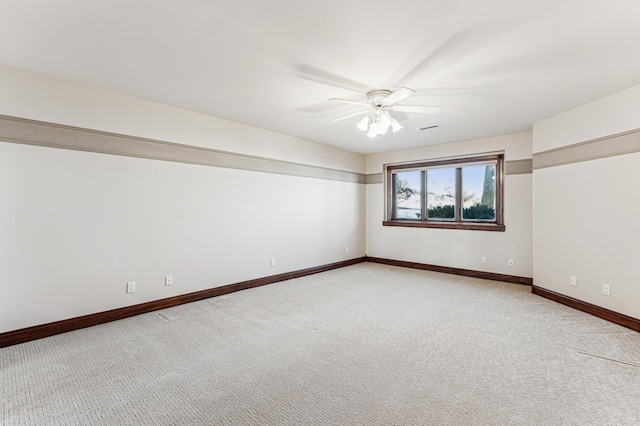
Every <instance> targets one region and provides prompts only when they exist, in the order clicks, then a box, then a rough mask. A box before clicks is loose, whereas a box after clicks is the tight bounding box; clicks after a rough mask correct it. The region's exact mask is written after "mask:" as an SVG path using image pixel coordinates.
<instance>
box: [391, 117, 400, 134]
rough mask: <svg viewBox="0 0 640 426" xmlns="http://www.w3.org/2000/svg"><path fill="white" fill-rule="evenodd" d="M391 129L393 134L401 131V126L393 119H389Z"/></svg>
mask: <svg viewBox="0 0 640 426" xmlns="http://www.w3.org/2000/svg"><path fill="white" fill-rule="evenodd" d="M391 128H392V129H393V133H395V132H397V131H398V130H400V129H402V126H401V125H400V123H398V120H396V119H395V118H392V119H391Z"/></svg>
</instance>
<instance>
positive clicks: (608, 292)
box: [602, 284, 611, 296]
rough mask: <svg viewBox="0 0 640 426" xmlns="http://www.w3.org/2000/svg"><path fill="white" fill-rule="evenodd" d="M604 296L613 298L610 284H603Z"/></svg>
mask: <svg viewBox="0 0 640 426" xmlns="http://www.w3.org/2000/svg"><path fill="white" fill-rule="evenodd" d="M602 294H604V295H605V296H611V286H610V285H609V284H602Z"/></svg>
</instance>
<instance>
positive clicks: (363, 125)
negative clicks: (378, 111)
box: [356, 115, 369, 132]
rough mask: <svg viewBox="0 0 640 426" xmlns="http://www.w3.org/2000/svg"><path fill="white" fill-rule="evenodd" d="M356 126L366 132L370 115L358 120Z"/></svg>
mask: <svg viewBox="0 0 640 426" xmlns="http://www.w3.org/2000/svg"><path fill="white" fill-rule="evenodd" d="M356 126H357V127H358V129H360V130H362V131H363V132H366V131H367V129H368V128H369V116H368V115H367V116H366V117H363V118H362V120H360V121H358V124H356Z"/></svg>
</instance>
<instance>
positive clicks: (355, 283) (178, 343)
mask: <svg viewBox="0 0 640 426" xmlns="http://www.w3.org/2000/svg"><path fill="white" fill-rule="evenodd" d="M0 364H1V369H0V384H1V390H0V392H1V397H2V401H1V403H2V407H1V408H0V424H2V425H216V424H242V425H253V424H254V425H296V424H318V425H375V424H379V425H411V424H415V425H418V424H427V425H429V424H433V425H607V424H610V425H638V424H640V334H638V333H636V332H633V331H630V330H628V329H625V328H623V327H619V326H617V325H614V324H611V323H608V322H606V321H603V320H600V319H598V318H595V317H592V316H590V315H587V314H584V313H581V312H578V311H575V310H573V309H570V308H568V307H565V306H562V305H559V304H556V303H554V302H551V301H549V300H546V299H543V298H540V297H538V296H535V295H532V294H530V289H529V288H528V287H525V286H519V285H515V284H505V283H499V282H493V281H486V280H480V279H473V278H465V277H456V276H450V275H444V274H438V273H431V272H425V271H416V270H410V269H403V268H396V267H391V266H385V265H379V264H371V263H363V264H358V265H354V266H350V267H347V268H342V269H339V270H334V271H330V272H325V273H322V274H317V275H312V276H308V277H304V278H299V279H295V280H290V281H286V282H282V283H278V284H273V285H269V286H265V287H260V288H255V289H251V290H246V291H242V292H238V293H233V294H231V295H227V296H222V297H218V298H213V299H208V300H205V301H201V302H197V303H192V304H189V305H183V306H179V307H176V308H171V309H166V310H163V311H158V312H154V313H150V314H145V315H140V316H137V317H133V318H129V319H126V320H122V321H118V322H113V323H109V324H104V325H101V326H97V327H93V328H89V329H84V330H79V331H75V332H72V333H67V334H64V335H59V336H55V337H51V338H47V339H41V340H38V341H34V342H30V343H26V344H22V345H17V346H12V347H8V348H4V349H0Z"/></svg>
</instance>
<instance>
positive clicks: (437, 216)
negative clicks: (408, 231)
mask: <svg viewBox="0 0 640 426" xmlns="http://www.w3.org/2000/svg"><path fill="white" fill-rule="evenodd" d="M385 175H386V176H385V177H386V203H387V209H386V218H385V219H386V220H385V221H384V222H383V225H386V226H409V227H424V228H453V229H468V230H486V231H504V229H505V228H504V222H503V202H502V200H503V188H502V186H503V180H504V154H488V155H482V156H476V157H465V158H453V159H446V160H433V161H424V162H419V163H409V164H393V165H387V166H385Z"/></svg>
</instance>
